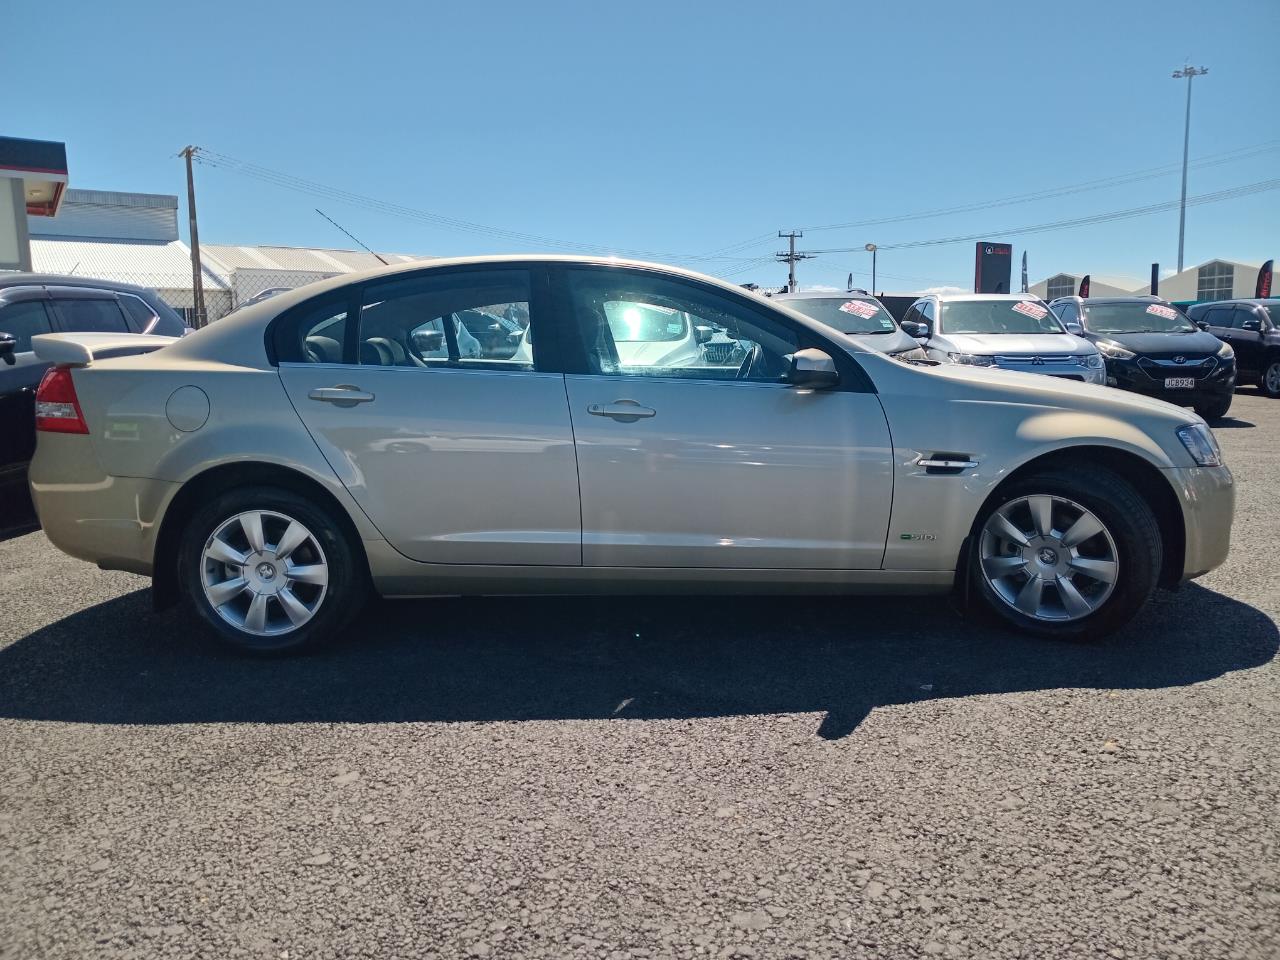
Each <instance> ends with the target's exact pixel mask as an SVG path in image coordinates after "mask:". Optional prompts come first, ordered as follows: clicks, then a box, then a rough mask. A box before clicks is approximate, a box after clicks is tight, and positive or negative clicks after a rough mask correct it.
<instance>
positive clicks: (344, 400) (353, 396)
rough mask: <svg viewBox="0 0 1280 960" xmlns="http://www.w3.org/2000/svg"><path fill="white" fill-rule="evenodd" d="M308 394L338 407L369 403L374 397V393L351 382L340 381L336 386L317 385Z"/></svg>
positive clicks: (312, 397)
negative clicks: (366, 391)
mask: <svg viewBox="0 0 1280 960" xmlns="http://www.w3.org/2000/svg"><path fill="white" fill-rule="evenodd" d="M307 396H308V397H310V398H311V399H312V400H320V401H322V402H323V403H332V404H333V405H334V406H338V407H354V406H355V405H356V404H357V403H368V402H369V401H370V400H372V399H373V394H372V393H365V392H364V391H363V390H361V389H360V388H359V387H356V386H353V385H351V384H349V383H340V384H338V385H337V386H336V387H316V388H315V389H314V390H312V391H311V392H310V393H308V394H307Z"/></svg>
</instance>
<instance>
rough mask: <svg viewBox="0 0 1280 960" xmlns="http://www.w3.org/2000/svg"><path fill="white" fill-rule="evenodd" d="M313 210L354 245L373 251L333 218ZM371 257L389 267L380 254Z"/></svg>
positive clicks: (318, 210) (321, 211)
mask: <svg viewBox="0 0 1280 960" xmlns="http://www.w3.org/2000/svg"><path fill="white" fill-rule="evenodd" d="M315 210H316V213H318V214H320V216H322V217H324V218H325V219H326V220H328V221H329V222H330V223H332V224H333V225H334V226H335V227H337V228H338V229H339V230H341V231H342V232H343V233H345V234H346V235H347V236H348V237H350V238H351V239H352V240H354V241H355V242H356V243H359V244H360V246H362V247H364V248H365V249H366V250H368V251H369V252H370V253H373V250H371V249H370V248H369V247H367V246H365V244H363V243H361V241H360V238H359V237H357V236H356V235H355V234H354V233H352V232H351V231H350V230H348V229H347V228H346V227H344V226H343V225H342V224H340V223H339V222H338V221H337V220H335V219H333V217H331V216H329V215H328V214H327V213H325V212H324V211H323V210H321V209H320V208H319V207H316V208H315ZM373 255H374V256H375V257H377V258H378V262H379V263H381V264H382V265H383V266H384V267H389V266H390V264H389V263H387V261H386V260H384V259H382V254H380V253H373Z"/></svg>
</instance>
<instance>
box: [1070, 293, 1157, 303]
mask: <svg viewBox="0 0 1280 960" xmlns="http://www.w3.org/2000/svg"><path fill="white" fill-rule="evenodd" d="M1060 299H1066V298H1065V297H1064V298H1060ZM1081 299H1082V300H1084V302H1085V303H1169V301H1168V300H1166V299H1165V298H1164V297H1153V296H1151V295H1150V294H1143V295H1142V296H1133V297H1082V298H1081Z"/></svg>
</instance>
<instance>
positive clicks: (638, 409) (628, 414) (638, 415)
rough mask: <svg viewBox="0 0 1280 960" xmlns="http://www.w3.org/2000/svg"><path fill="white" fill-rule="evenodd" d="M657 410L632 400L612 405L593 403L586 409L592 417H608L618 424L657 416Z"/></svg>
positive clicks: (617, 401)
mask: <svg viewBox="0 0 1280 960" xmlns="http://www.w3.org/2000/svg"><path fill="white" fill-rule="evenodd" d="M657 412H658V411H657V410H654V409H653V408H652V407H646V406H644V405H643V404H641V403H637V402H636V401H634V400H615V401H613V403H593V404H591V405H590V406H589V407H587V413H589V414H591V415H592V416H593V417H608V418H609V419H610V420H617V421H618V422H619V423H635V422H636V421H637V420H643V419H645V418H646V417H652V416H654V415H655V414H657Z"/></svg>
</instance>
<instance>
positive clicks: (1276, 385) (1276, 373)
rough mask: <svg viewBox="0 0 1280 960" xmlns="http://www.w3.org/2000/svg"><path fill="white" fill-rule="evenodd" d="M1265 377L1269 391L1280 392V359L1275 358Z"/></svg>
mask: <svg viewBox="0 0 1280 960" xmlns="http://www.w3.org/2000/svg"><path fill="white" fill-rule="evenodd" d="M1263 377H1264V383H1265V385H1266V388H1267V392H1268V393H1280V360H1273V361H1272V362H1271V365H1270V366H1269V367H1267V372H1266V373H1265V374H1264V375H1263Z"/></svg>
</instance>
